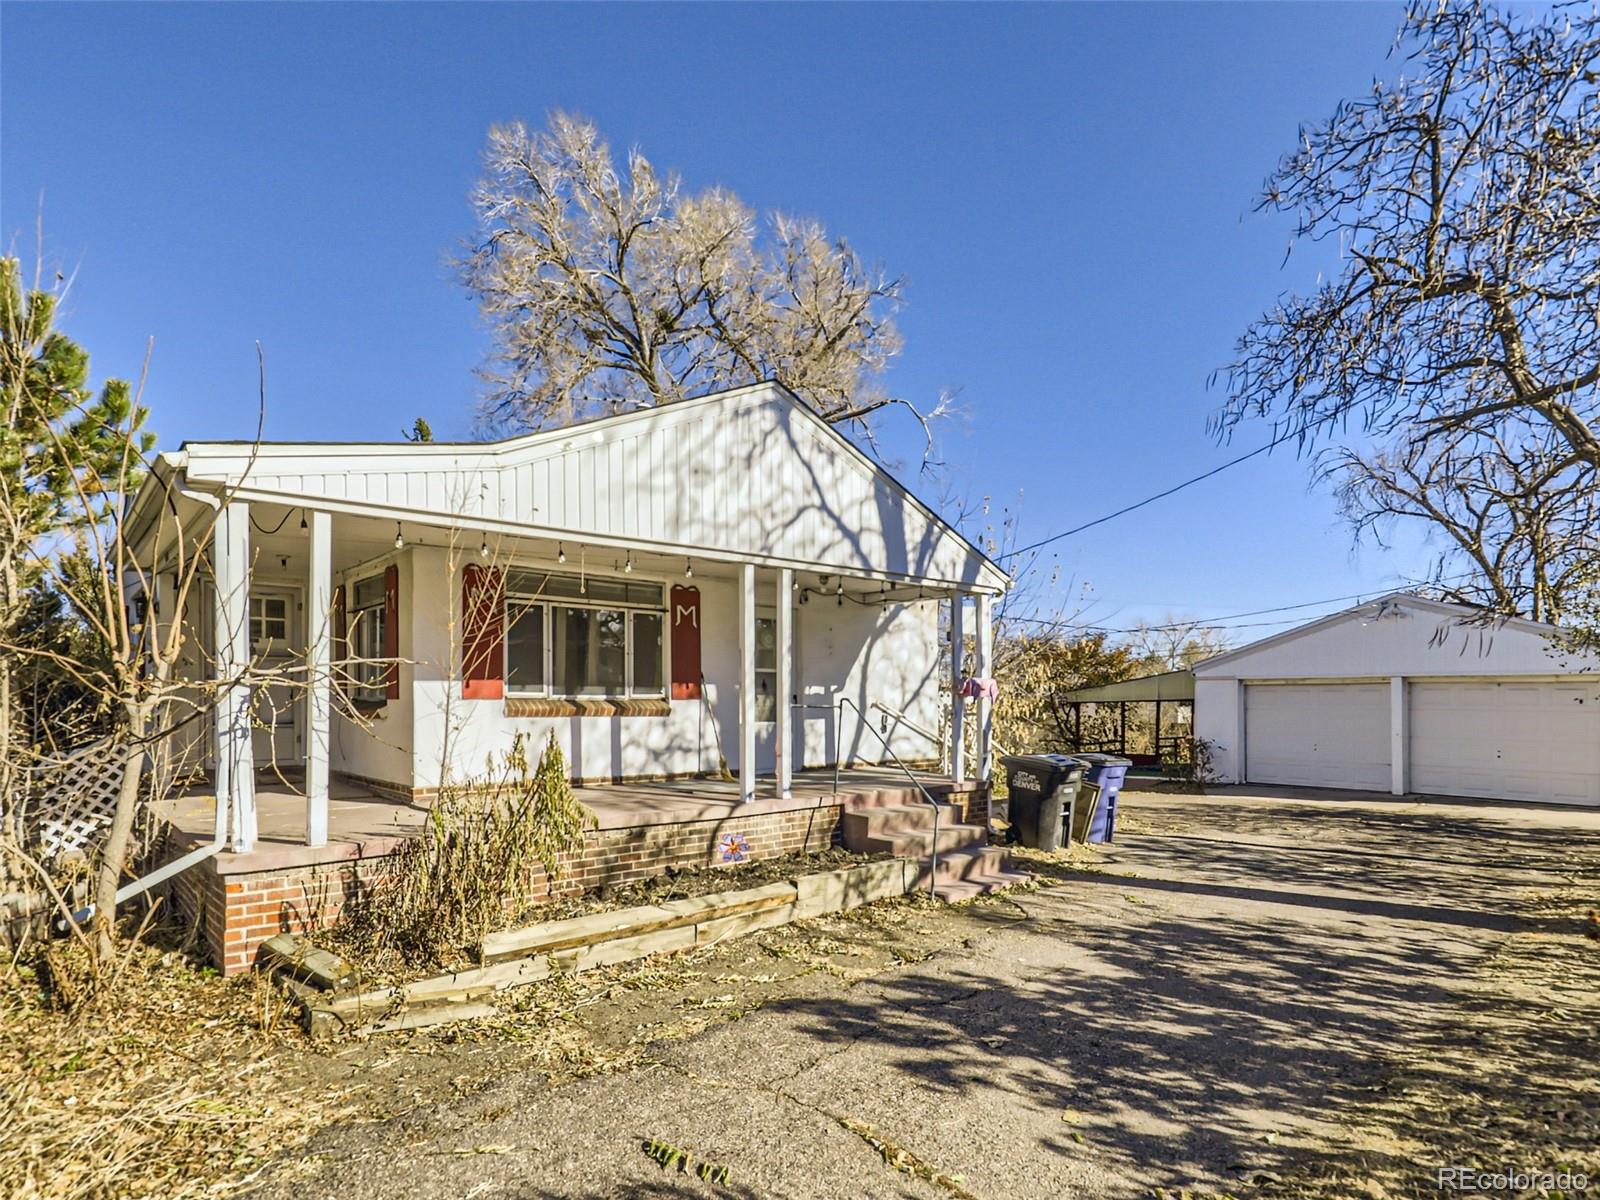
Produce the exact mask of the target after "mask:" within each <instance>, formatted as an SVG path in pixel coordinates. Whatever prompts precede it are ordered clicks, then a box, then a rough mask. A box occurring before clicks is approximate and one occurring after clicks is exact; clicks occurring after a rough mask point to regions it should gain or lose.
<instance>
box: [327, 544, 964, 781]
mask: <svg viewBox="0 0 1600 1200" xmlns="http://www.w3.org/2000/svg"><path fill="white" fill-rule="evenodd" d="M406 558H407V559H408V560H409V564H410V569H409V570H407V569H406V568H405V567H402V572H401V589H402V591H401V595H402V602H401V622H402V630H403V631H405V632H403V634H402V647H401V652H402V654H403V655H404V656H405V657H407V658H408V659H410V660H412V661H411V662H410V663H409V664H408V665H407V666H405V667H402V669H401V690H402V694H403V695H404V696H405V697H406V700H407V704H408V706H409V711H410V713H412V714H413V715H414V720H415V736H414V740H413V743H412V751H411V761H410V763H409V764H407V766H406V770H407V772H408V776H407V777H408V778H409V779H410V781H411V783H412V786H413V787H415V788H417V789H422V790H426V789H430V788H436V787H438V786H439V780H440V777H441V774H442V771H441V768H442V766H443V764H444V763H445V762H446V760H447V759H448V761H449V763H450V764H451V767H452V770H453V771H454V772H455V773H457V775H458V777H459V776H460V775H468V776H470V775H474V774H478V773H481V772H482V770H483V769H484V765H485V763H486V760H487V758H488V756H489V755H490V754H491V753H493V754H499V753H502V752H503V751H504V749H505V748H506V746H508V745H509V744H510V742H511V739H512V738H513V737H514V736H515V735H516V734H517V733H519V732H521V733H526V734H527V735H528V738H529V740H530V742H531V743H532V744H533V745H534V746H535V747H538V746H542V745H543V744H544V741H545V739H546V738H547V737H548V736H549V735H550V734H551V733H554V734H555V736H556V740H557V742H558V743H559V744H560V746H561V748H562V751H563V753H565V755H566V756H567V761H568V766H569V770H570V771H571V772H572V774H574V775H575V776H578V777H580V778H583V779H593V780H600V779H610V778H616V777H624V778H626V777H630V776H653V775H689V774H695V773H699V772H706V771H714V770H715V769H716V767H717V761H718V753H719V737H720V752H721V754H722V755H724V756H726V758H727V760H728V765H729V767H730V769H732V770H735V771H737V770H738V767H739V761H738V755H739V745H738V743H739V737H738V727H739V726H738V722H739V709H738V684H737V678H738V672H739V621H738V606H737V600H738V592H737V584H736V583H735V581H733V580H731V579H719V578H714V577H706V576H704V575H697V576H696V578H695V580H694V583H695V586H697V587H698V588H699V589H700V602H701V627H702V635H701V666H702V670H703V672H704V675H705V679H706V688H705V699H704V701H703V702H702V701H700V700H675V701H672V702H671V704H670V714H669V715H667V716H648V717H611V716H607V717H577V716H564V717H512V716H508V715H506V706H505V703H504V702H503V701H501V700H464V699H462V698H461V687H460V682H459V678H458V674H459V661H460V651H459V639H458V637H457V636H455V635H454V630H455V628H456V627H458V626H459V624H460V622H459V621H458V620H457V619H456V616H455V613H456V610H457V609H458V608H459V606H460V589H461V584H460V572H459V568H460V567H462V566H464V565H465V564H464V563H459V562H458V563H457V564H455V566H456V567H457V570H456V571H455V572H452V571H451V569H450V568H451V566H452V564H451V563H450V561H449V555H448V552H447V551H445V550H443V549H440V548H434V547H417V548H414V549H412V550H410V551H408V553H407V555H406ZM663 582H667V583H669V584H670V582H673V581H663ZM771 591H772V589H771V587H770V586H764V587H762V589H761V591H760V593H759V594H758V603H759V604H760V605H761V607H762V608H763V609H765V608H766V607H767V606H768V602H769V601H771V600H772V599H773V598H774V597H773V596H772V595H771ZM795 615H796V631H795V636H796V644H797V645H796V651H797V652H796V659H797V662H796V669H795V688H796V691H797V692H800V693H801V694H802V699H803V701H804V702H806V703H815V704H827V705H832V704H833V703H834V701H835V699H836V697H837V695H838V694H840V693H841V692H842V693H843V694H845V695H848V696H850V697H851V698H852V699H853V700H854V701H855V703H856V704H857V705H859V706H860V708H861V709H862V711H864V712H867V713H868V714H869V717H870V719H871V720H873V721H874V722H875V723H877V722H879V721H880V720H881V717H880V714H877V713H874V712H872V710H871V709H870V707H869V705H870V702H871V701H872V700H875V699H876V700H882V701H883V702H884V703H885V704H888V705H890V706H892V707H894V708H898V709H902V710H904V711H905V712H906V713H907V715H908V716H910V717H911V718H912V719H913V720H914V721H915V722H916V723H917V724H920V725H923V726H925V727H927V728H928V729H934V730H936V729H937V728H938V721H939V715H938V714H939V696H938V666H939V653H940V651H939V645H938V621H937V603H936V602H934V601H924V602H921V603H917V604H911V605H894V606H888V607H884V606H879V605H876V604H869V605H863V604H861V603H858V602H856V601H853V600H847V601H846V603H845V604H844V605H843V606H842V607H841V606H839V605H838V604H837V603H836V602H835V601H833V600H832V599H828V598H824V597H819V596H811V597H808V601H807V603H805V604H800V605H797V606H796V608H795ZM396 716H397V717H398V713H397V714H396ZM392 719H393V718H392ZM834 725H835V722H834V718H833V716H832V714H831V712H826V713H823V712H802V713H800V714H797V716H796V729H795V737H796V742H797V746H798V748H799V749H800V750H801V751H802V752H803V759H802V757H801V756H799V755H797V759H796V761H797V762H800V761H803V764H804V765H806V766H826V765H830V764H831V763H832V762H833V761H834V760H835V757H836V756H837V751H838V749H839V747H840V746H841V745H842V746H843V748H844V750H845V752H846V757H847V759H848V760H850V761H857V762H880V761H885V760H886V758H887V756H886V755H884V754H883V752H882V747H881V743H879V742H878V740H877V738H875V737H873V736H872V734H871V733H869V732H867V731H866V730H863V729H862V728H861V727H860V722H859V721H858V720H857V719H856V717H855V716H854V714H853V713H847V714H846V717H845V720H844V722H843V737H842V741H841V736H840V730H838V729H835V727H834ZM888 736H889V738H890V741H891V744H892V745H893V747H894V749H895V752H896V753H897V754H899V755H901V756H902V757H904V758H912V759H927V758H930V757H934V756H936V755H937V753H938V748H937V747H936V746H934V745H933V744H932V743H931V742H930V741H929V740H928V739H927V738H925V737H923V736H922V735H921V734H918V733H916V732H915V731H913V730H911V729H909V728H906V727H904V726H895V725H893V724H891V726H890V728H889V731H888ZM347 740H348V739H347ZM757 755H758V757H757V769H758V770H759V771H763V772H765V771H770V770H771V769H773V763H774V761H775V760H774V757H773V755H774V747H773V745H772V743H771V739H770V737H768V738H766V739H764V740H763V741H761V742H759V743H758V749H757ZM356 773H359V774H364V775H376V772H368V771H358V772H356ZM378 777H380V778H391V777H392V778H395V779H396V781H397V782H404V781H405V778H403V777H399V776H378Z"/></svg>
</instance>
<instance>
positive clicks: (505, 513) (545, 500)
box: [188, 392, 981, 581]
mask: <svg viewBox="0 0 1600 1200" xmlns="http://www.w3.org/2000/svg"><path fill="white" fill-rule="evenodd" d="M580 442H581V444H580ZM291 449H292V450H293V453H289V452H288V451H290V450H291ZM282 450H283V451H284V452H283V453H278V454H275V455H272V456H270V457H264V458H262V459H260V460H258V461H257V462H256V463H255V464H254V465H253V466H249V467H248V468H247V460H246V459H245V458H244V457H243V456H242V455H241V454H240V453H239V452H238V451H237V449H230V450H228V451H227V452H226V453H224V452H222V451H221V450H220V449H210V448H206V447H200V448H198V449H194V450H191V455H192V457H191V460H190V464H189V468H188V469H189V470H190V472H191V474H192V475H194V476H195V477H196V478H211V477H217V478H220V479H222V480H224V481H229V480H234V479H237V478H238V477H239V475H240V474H243V473H244V472H245V471H246V469H248V472H249V486H251V487H255V488H259V489H261V490H262V491H266V492H274V491H276V492H282V493H284V494H285V495H286V497H288V498H291V499H292V500H293V501H300V502H303V501H304V500H306V499H308V498H309V499H311V500H312V501H313V502H314V500H315V498H316V497H318V496H325V497H327V498H329V499H335V500H347V501H356V502H368V503H372V504H375V505H386V506H390V507H393V508H407V509H413V510H426V511H431V512H436V513H446V514H460V515H466V516H472V515H480V514H481V515H484V516H487V517H491V518H496V519H500V520H506V521H513V522H516V523H519V524H527V525H532V526H538V527H544V528H548V529H555V530H566V531H570V535H569V536H571V537H572V538H573V539H574V540H575V539H576V538H578V537H580V536H581V535H582V534H584V533H592V534H595V535H603V536H609V537H616V538H624V539H633V538H636V539H640V540H648V541H661V542H668V543H674V544H677V545H681V546H683V547H685V548H687V549H689V550H690V551H691V552H692V549H693V548H695V547H705V548H707V549H714V550H719V551H723V552H728V553H734V554H737V553H750V554H759V555H770V556H774V557H780V558H785V559H790V560H794V561H797V562H806V563H815V564H817V565H818V566H819V567H823V566H831V567H834V568H836V569H844V570H852V569H881V570H888V571H892V572H895V573H901V574H906V575H912V576H917V575H921V576H928V577H932V578H936V579H942V580H966V581H975V580H976V579H977V578H978V577H979V572H980V570H981V560H980V559H979V557H978V556H977V555H975V554H974V553H973V552H972V551H971V550H969V549H968V548H967V547H966V546H965V545H964V544H963V543H961V542H960V541H959V539H957V538H956V537H955V536H954V535H953V534H951V533H950V532H949V531H948V530H946V529H945V528H944V527H943V526H942V525H941V524H939V523H938V522H936V521H934V520H931V519H930V518H929V517H928V516H927V515H926V514H924V513H923V512H922V511H921V510H920V509H919V508H918V507H917V506H916V505H915V504H913V503H912V502H910V501H909V500H908V499H907V497H906V496H905V495H904V494H902V492H901V491H900V489H899V488H897V487H895V486H893V485H892V484H891V483H889V482H888V481H886V480H885V479H883V478H882V477H880V476H879V475H878V474H877V473H876V472H875V471H873V470H872V469H871V468H870V467H869V466H868V465H867V464H865V463H863V462H862V461H860V460H859V459H858V458H857V457H856V455H855V454H854V453H853V452H851V451H849V450H847V449H846V448H845V447H844V446H842V445H841V444H840V443H839V442H838V441H837V440H836V439H835V438H833V437H832V436H831V435H830V434H829V432H828V431H827V430H825V429H821V428H819V427H818V426H817V425H816V424H815V423H814V421H813V419H812V418H811V417H809V416H808V415H806V414H803V413H801V412H798V411H796V410H795V409H794V406H793V405H792V403H791V402H790V401H788V400H787V399H784V398H782V397H780V396H777V395H775V394H770V393H769V394H762V393H748V392H747V393H744V394H741V395H736V396H732V397H730V399H729V401H728V403H727V404H716V403H706V404H696V403H689V404H685V405H684V406H683V409H682V411H681V412H680V411H674V410H672V409H662V410H658V411H656V412H653V413H650V414H648V415H647V420H645V421H642V422H634V423H621V424H616V425H612V426H610V427H606V426H604V425H601V426H596V427H593V428H590V429H587V430H585V431H584V432H583V433H582V434H581V435H579V436H574V437H570V438H567V439H566V440H557V439H555V438H546V439H544V440H536V441H532V442H530V443H529V444H526V445H525V446H522V447H520V448H512V449H506V448H500V449H496V450H493V451H490V450H488V449H487V448H486V451H485V453H483V454H481V455H479V454H475V453H473V452H472V451H470V450H462V451H459V452H456V453H451V454H441V453H439V452H438V451H437V450H436V449H435V450H433V451H432V452H430V451H429V449H428V448H426V447H420V446H419V447H414V448H396V449H395V450H394V451H393V452H392V453H391V452H385V453H365V454H361V455H350V456H344V455H343V453H342V452H341V451H340V450H337V449H332V450H330V449H318V448H315V447H305V448H300V447H294V448H289V447H284V448H282ZM213 473H215V474H214V475H213ZM557 536H559V534H558V535H557Z"/></svg>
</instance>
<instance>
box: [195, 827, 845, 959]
mask: <svg viewBox="0 0 1600 1200" xmlns="http://www.w3.org/2000/svg"><path fill="white" fill-rule="evenodd" d="M839 820H840V809H839V807H838V806H837V805H830V806H824V807H810V808H803V809H795V810H792V811H788V812H769V813H758V814H756V815H753V816H748V817H735V818H731V819H720V820H714V821H693V822H685V823H679V824H661V825H646V826H634V827H631V828H625V829H602V830H599V831H596V832H594V833H591V834H590V835H589V836H588V838H587V839H586V840H585V844H584V846H583V848H582V849H581V850H579V851H577V852H575V853H573V854H571V855H569V856H567V858H566V859H565V860H564V862H563V867H562V871H561V877H560V879H559V881H558V882H557V884H556V886H555V888H554V889H553V892H554V894H555V895H563V896H565V895H575V894H577V893H580V892H585V891H590V890H592V889H594V888H597V887H601V886H602V885H605V884H616V883H626V882H628V881H630V880H635V879H647V878H650V877H651V876H655V875H660V874H663V873H664V872H665V871H666V870H667V869H668V868H669V867H679V868H686V867H709V866H717V865H719V864H721V863H722V862H723V861H724V854H725V853H729V852H736V853H739V854H742V855H743V856H744V861H747V862H752V861H757V860H760V859H765V858H776V857H779V856H780V855H785V854H801V853H815V852H817V851H819V850H825V849H827V848H828V847H830V846H835V845H838V844H839ZM389 863H390V858H389V857H388V856H380V857H372V858H359V859H347V860H345V861H342V862H328V863H317V864H313V865H308V866H296V867H285V868H278V869H272V870H265V871H232V872H229V873H226V874H223V873H221V872H219V870H218V869H217V863H215V862H211V863H202V864H201V865H200V866H198V867H195V868H194V869H193V870H191V871H187V872H185V873H184V874H183V875H181V876H179V877H178V878H177V879H176V880H174V881H173V884H172V902H173V903H175V904H176V905H177V907H178V909H179V911H180V912H182V913H183V914H184V916H185V917H186V918H187V919H189V920H191V921H194V922H196V924H197V925H198V927H199V931H200V935H201V937H202V939H203V941H204V943H205V945H206V947H207V949H208V951H209V952H210V957H211V959H212V961H213V962H214V963H216V964H217V966H219V967H220V968H221V969H222V972H223V974H224V975H235V974H238V973H239V972H241V971H245V970H248V969H249V968H250V967H251V965H252V964H254V962H255V960H256V955H257V952H258V951H259V949H260V946H261V943H262V942H264V941H266V940H267V939H268V938H270V937H272V936H273V935H274V934H277V933H282V932H284V931H286V930H287V931H291V932H295V933H299V932H303V931H305V930H307V929H315V928H319V927H322V926H325V925H328V924H331V923H333V922H334V921H336V920H338V918H339V913H340V912H341V911H342V910H343V908H344V906H345V904H346V903H347V902H348V900H349V899H350V898H351V897H353V896H356V895H359V894H361V893H362V892H365V891H366V890H368V889H370V888H371V887H372V886H373V885H374V884H376V883H378V882H380V881H381V880H382V878H383V876H384V874H385V873H386V872H387V870H388V869H389Z"/></svg>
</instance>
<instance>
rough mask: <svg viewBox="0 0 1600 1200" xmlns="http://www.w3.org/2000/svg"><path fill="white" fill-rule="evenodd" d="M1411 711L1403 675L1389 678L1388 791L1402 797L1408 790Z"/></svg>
mask: <svg viewBox="0 0 1600 1200" xmlns="http://www.w3.org/2000/svg"><path fill="white" fill-rule="evenodd" d="M1410 722H1411V709H1410V706H1409V705H1407V704H1406V680H1405V676H1403V675H1392V676H1390V678H1389V791H1390V792H1391V793H1393V794H1394V795H1396V796H1404V795H1405V794H1406V792H1408V791H1409V790H1410V783H1411V781H1410V770H1409V768H1410V765H1411V764H1410V757H1411V755H1410V751H1411V727H1410Z"/></svg>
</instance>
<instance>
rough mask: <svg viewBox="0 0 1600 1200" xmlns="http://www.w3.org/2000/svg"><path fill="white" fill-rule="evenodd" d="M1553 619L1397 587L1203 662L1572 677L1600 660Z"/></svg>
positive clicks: (1201, 668) (1227, 669)
mask: <svg viewBox="0 0 1600 1200" xmlns="http://www.w3.org/2000/svg"><path fill="white" fill-rule="evenodd" d="M1559 633H1560V630H1559V629H1557V628H1556V627H1555V626H1553V625H1546V624H1543V623H1541V622H1538V621H1528V620H1524V619H1522V618H1519V617H1501V616H1496V615H1494V614H1492V613H1486V612H1485V611H1484V610H1482V609H1478V608H1472V607H1469V606H1468V605H1465V604H1451V603H1448V602H1446V601H1443V600H1434V599H1430V598H1428V597H1426V596H1418V595H1416V594H1415V593H1412V592H1392V593H1390V594H1389V595H1387V596H1382V597H1379V598H1378V599H1376V600H1370V601H1368V602H1367V603H1365V604H1358V605H1356V606H1354V607H1353V608H1347V609H1345V610H1343V611H1342V612H1337V613H1333V614H1331V615H1329V616H1326V617H1321V618H1319V619H1318V620H1315V621H1311V622H1309V623H1307V624H1305V625H1300V626H1297V627H1296V628H1294V629H1289V630H1285V631H1284V632H1282V633H1277V634H1274V635H1273V636H1271V637H1268V638H1263V639H1261V640H1260V641H1258V642H1252V643H1250V644H1249V645H1248V646H1241V647H1239V648H1238V649H1237V650H1229V651H1227V652H1226V653H1223V654H1219V655H1217V656H1215V657H1214V658H1208V659H1206V660H1205V661H1204V662H1201V663H1197V664H1196V665H1195V668H1194V673H1195V676H1196V678H1198V679H1201V680H1205V679H1357V678H1370V679H1378V678H1387V677H1392V676H1396V675H1405V676H1413V675H1421V676H1428V675H1450V676H1458V677H1460V676H1504V675H1524V676H1534V675H1544V676H1551V675H1565V674H1570V673H1573V672H1576V671H1590V670H1595V669H1597V668H1600V659H1596V658H1593V657H1587V656H1580V655H1574V654H1570V653H1567V652H1565V651H1564V650H1563V649H1562V647H1561V645H1560V643H1559V642H1558V641H1556V640H1555V638H1556V635H1557V634H1559Z"/></svg>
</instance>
